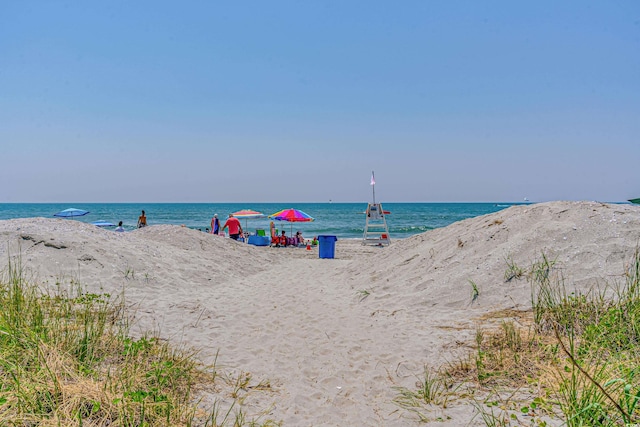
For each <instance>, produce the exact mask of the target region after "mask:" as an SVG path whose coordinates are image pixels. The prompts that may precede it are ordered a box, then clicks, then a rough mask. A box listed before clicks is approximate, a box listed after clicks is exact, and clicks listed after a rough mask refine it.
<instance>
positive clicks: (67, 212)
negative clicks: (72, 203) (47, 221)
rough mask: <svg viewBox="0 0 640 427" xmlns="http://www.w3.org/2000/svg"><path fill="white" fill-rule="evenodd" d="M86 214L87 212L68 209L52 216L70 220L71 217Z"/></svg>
mask: <svg viewBox="0 0 640 427" xmlns="http://www.w3.org/2000/svg"><path fill="white" fill-rule="evenodd" d="M88 213H89V211H83V210H82V209H76V208H69V209H65V210H63V211H60V212H58V213H57V214H53V216H59V217H61V218H71V217H73V216H83V215H86V214H88Z"/></svg>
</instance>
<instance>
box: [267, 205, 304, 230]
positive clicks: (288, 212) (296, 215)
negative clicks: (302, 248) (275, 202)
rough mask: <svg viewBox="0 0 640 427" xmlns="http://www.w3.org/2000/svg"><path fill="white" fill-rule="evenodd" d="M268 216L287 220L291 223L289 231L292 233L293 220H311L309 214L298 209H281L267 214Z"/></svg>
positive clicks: (277, 219) (278, 219)
mask: <svg viewBox="0 0 640 427" xmlns="http://www.w3.org/2000/svg"><path fill="white" fill-rule="evenodd" d="M269 218H271V219H275V220H276V221H288V222H290V223H291V233H293V223H294V222H311V221H313V218H312V217H311V215H309V214H307V213H305V212H303V211H301V210H299V209H293V208H289V209H283V210H281V211H278V212H276V213H274V214H271V215H269Z"/></svg>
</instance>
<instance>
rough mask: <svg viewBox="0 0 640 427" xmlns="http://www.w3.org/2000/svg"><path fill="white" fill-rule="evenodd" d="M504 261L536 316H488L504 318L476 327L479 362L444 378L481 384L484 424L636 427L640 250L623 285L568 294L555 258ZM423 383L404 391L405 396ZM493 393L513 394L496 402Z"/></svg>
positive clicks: (639, 417) (451, 369)
mask: <svg viewBox="0 0 640 427" xmlns="http://www.w3.org/2000/svg"><path fill="white" fill-rule="evenodd" d="M507 261H508V262H507V264H508V266H507V273H505V280H507V281H509V280H513V279H519V278H521V277H526V278H527V279H528V280H529V281H530V283H531V295H532V310H531V312H530V313H522V315H521V317H520V319H519V321H518V322H517V323H515V322H514V321H513V320H512V319H510V317H512V315H513V313H497V314H496V315H495V316H487V318H486V319H484V320H488V319H489V318H490V317H491V320H495V318H500V317H501V316H504V317H505V319H504V320H503V321H501V322H500V323H499V326H498V327H495V326H492V325H493V324H494V323H493V322H491V323H490V322H486V323H484V324H483V325H481V326H479V327H478V329H477V331H476V343H475V344H476V349H475V351H474V353H473V356H472V357H474V358H475V364H473V363H469V360H468V359H467V358H463V359H462V361H463V363H462V362H461V363H451V362H450V363H449V364H448V366H445V367H443V370H442V371H438V372H439V375H440V376H441V377H447V378H449V379H448V381H449V382H450V383H451V382H452V381H454V380H455V382H457V383H458V384H469V383H473V384H475V390H476V391H475V393H474V396H473V397H472V398H473V400H474V407H475V408H476V412H477V414H478V416H479V417H480V418H481V419H482V421H483V423H484V424H485V425H487V426H511V425H534V426H545V425H547V421H549V420H551V419H554V420H556V421H558V420H560V421H561V422H562V423H563V425H567V426H568V427H578V426H607V427H609V426H611V427H613V426H628V425H640V251H639V250H638V249H636V251H635V253H634V254H633V256H632V257H631V259H630V260H629V261H628V264H627V267H626V269H625V271H624V273H623V275H624V279H623V280H622V281H621V282H619V283H613V284H606V285H605V286H602V287H594V288H592V289H590V290H588V291H586V292H584V293H579V292H568V291H567V286H566V284H565V278H564V277H563V276H562V269H561V268H559V267H560V265H559V263H558V262H557V261H556V260H554V259H551V258H549V257H548V256H546V255H545V254H542V255H541V257H540V259H539V260H537V261H536V262H534V263H533V264H532V266H531V267H530V268H529V269H528V270H526V271H525V270H523V269H521V268H519V267H517V266H516V265H515V263H514V262H513V260H512V259H510V258H508V260H507ZM461 366H464V369H461V368H460V367H461ZM426 378H427V380H428V381H427V382H426V383H425V384H431V388H433V386H434V385H435V384H437V383H436V382H435V381H434V379H433V376H427V377H426ZM422 389H423V387H422V385H420V387H417V388H416V390H411V391H410V392H409V391H406V390H402V393H401V394H400V401H402V397H403V396H408V395H411V394H410V393H415V394H416V395H420V393H421V390H422ZM468 389H469V387H467V388H465V390H468ZM496 395H507V396H509V397H508V398H507V399H504V400H502V401H500V403H499V404H497V403H496V402H497V401H496V400H495V399H492V398H490V396H496ZM523 396H525V397H523ZM459 397H460V396H458V397H455V396H449V397H448V399H447V400H454V399H456V398H459ZM523 399H524V400H523ZM415 401H417V400H415ZM427 403H430V404H437V403H438V400H437V399H431V400H430V401H429V402H427ZM414 412H416V411H415V410H414Z"/></svg>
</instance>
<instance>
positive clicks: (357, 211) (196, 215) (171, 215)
mask: <svg viewBox="0 0 640 427" xmlns="http://www.w3.org/2000/svg"><path fill="white" fill-rule="evenodd" d="M511 205H512V204H506V203H383V207H384V209H385V210H387V211H390V212H391V214H390V215H387V225H388V226H389V234H390V235H391V238H404V237H409V236H412V235H414V234H418V233H422V232H425V231H427V230H431V229H434V228H439V227H444V226H447V225H449V224H451V223H453V222H455V221H460V220H463V219H466V218H471V217H476V216H479V215H484V214H488V213H492V212H497V211H499V210H501V209H505V208H507V207H509V206H511ZM70 207H73V208H78V209H84V210H87V211H89V212H90V213H89V214H88V215H85V216H82V217H76V218H74V219H71V221H83V222H94V221H98V220H105V221H109V222H112V223H114V224H117V223H118V221H123V223H124V226H125V228H126V229H133V228H135V225H136V222H137V220H138V216H139V215H140V211H141V210H142V209H144V210H145V212H146V214H147V221H148V224H149V225H153V224H175V225H182V224H184V225H185V226H187V227H190V228H196V229H202V230H203V231H204V229H205V228H206V227H209V224H210V221H211V217H212V216H213V214H214V213H217V214H218V217H219V218H220V219H221V221H223V222H224V219H225V218H226V217H227V215H228V214H229V213H230V212H236V211H239V210H241V209H253V210H256V211H259V212H262V213H264V214H266V215H269V214H272V213H275V212H277V211H279V210H281V209H285V208H290V207H292V208H296V209H300V210H302V211H304V212H306V213H308V214H309V215H311V216H312V217H314V218H315V221H314V222H308V223H293V224H292V223H287V222H282V223H280V222H279V221H276V226H277V227H278V228H284V229H285V230H287V232H289V230H293V232H294V233H295V231H296V230H300V231H302V234H303V235H304V236H309V237H311V236H317V235H320V234H329V235H335V236H338V237H340V238H361V237H362V233H363V231H364V225H365V216H364V211H365V209H366V207H367V204H366V203H292V204H289V205H287V204H282V203H145V204H138V203H0V220H3V219H13V218H30V217H46V218H53V214H54V213H56V212H59V211H61V210H63V209H67V208H70ZM67 221H69V220H67ZM245 222H246V229H247V230H249V231H253V230H255V229H256V228H263V229H266V230H268V229H269V219H268V218H263V219H250V220H244V219H243V220H242V224H243V227H245Z"/></svg>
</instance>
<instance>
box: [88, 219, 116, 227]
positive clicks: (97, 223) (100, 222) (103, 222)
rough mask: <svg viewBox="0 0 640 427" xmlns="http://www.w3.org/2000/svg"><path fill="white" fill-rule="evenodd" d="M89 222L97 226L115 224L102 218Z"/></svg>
mask: <svg viewBox="0 0 640 427" xmlns="http://www.w3.org/2000/svg"><path fill="white" fill-rule="evenodd" d="M91 224H93V225H97V226H98V227H115V226H116V225H115V224H111V223H110V222H109V221H103V220H100V221H94V222H92V223H91Z"/></svg>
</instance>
